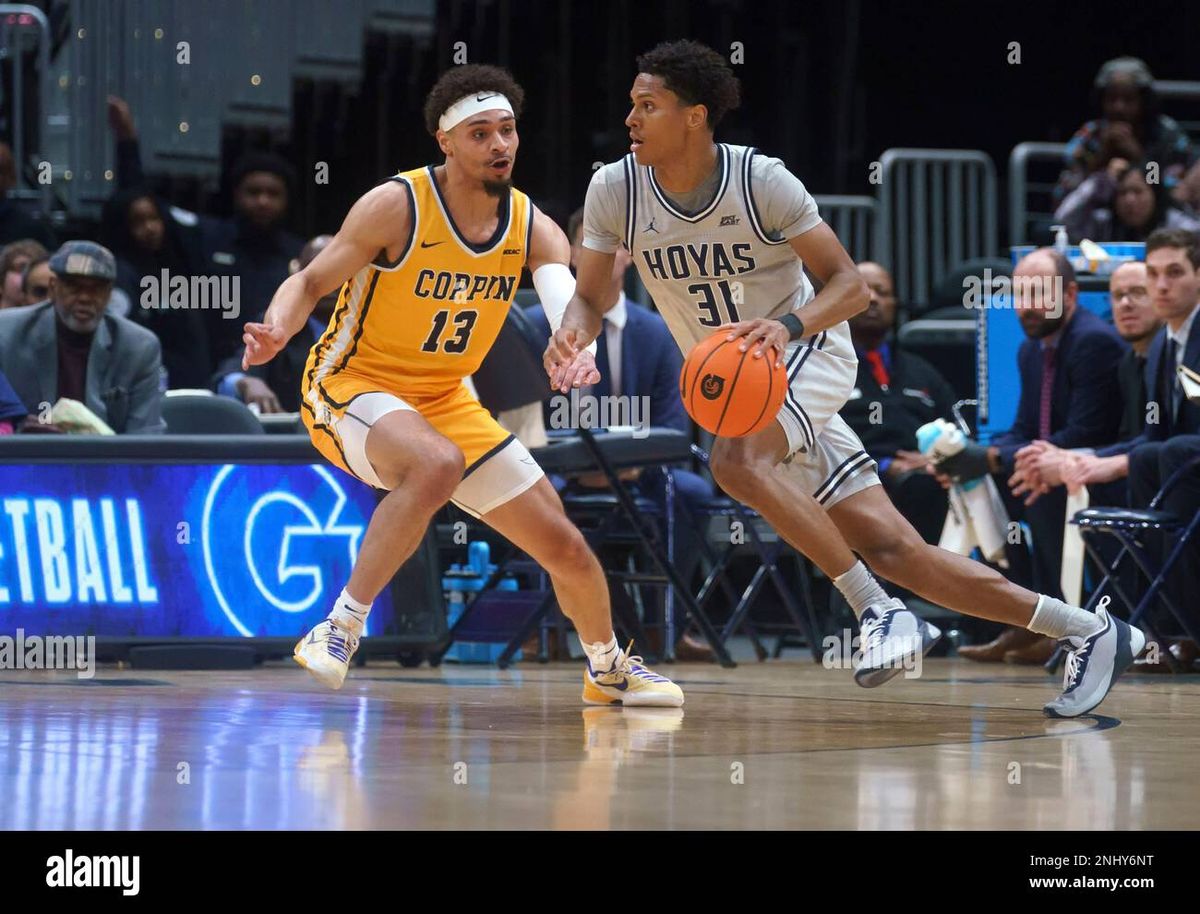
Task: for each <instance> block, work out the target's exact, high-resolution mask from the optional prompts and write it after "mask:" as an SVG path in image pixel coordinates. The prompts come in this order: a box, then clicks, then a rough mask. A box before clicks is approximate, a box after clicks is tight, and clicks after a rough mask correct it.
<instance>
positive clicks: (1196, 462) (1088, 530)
mask: <svg viewBox="0 0 1200 914" xmlns="http://www.w3.org/2000/svg"><path fill="white" fill-rule="evenodd" d="M1195 472H1200V454H1198V455H1196V456H1195V457H1193V458H1192V459H1190V460H1189V461H1188V462H1187V463H1185V464H1184V465H1183V466H1181V467H1180V468H1179V469H1178V470H1176V471H1175V472H1174V473H1172V474H1171V477H1170V478H1169V479H1168V480H1167V481H1166V482H1165V483H1164V484H1163V486H1162V488H1161V489H1159V490H1158V492H1157V493H1156V494H1155V496H1154V498H1153V499H1152V500H1151V501H1150V505H1149V507H1147V508H1106V507H1097V508H1085V509H1084V510H1082V511H1079V512H1077V513H1076V514H1075V516H1074V517H1072V518H1071V523H1072V524H1075V525H1076V526H1077V527H1079V532H1080V534H1081V535H1082V536H1083V545H1084V549H1086V550H1087V554H1088V555H1089V556H1090V557H1091V559H1092V561H1094V562H1095V563H1096V565H1097V566H1099V567H1100V568H1102V569H1105V572H1104V577H1103V578H1102V579H1101V581H1100V583H1099V584H1098V585H1097V586H1096V589H1095V590H1094V591H1093V592H1092V595H1091V596H1090V597H1089V598H1088V601H1087V604H1086V605H1085V606H1084V609H1086V610H1088V611H1089V612H1095V610H1096V604H1097V603H1098V602H1099V601H1100V598H1101V596H1102V595H1103V594H1104V592H1105V590H1106V589H1109V588H1111V590H1112V591H1113V593H1115V594H1116V595H1117V596H1118V597H1119V598H1120V599H1121V602H1122V603H1124V604H1125V607H1126V608H1127V609H1128V610H1129V611H1130V614H1129V624H1130V625H1139V624H1140V625H1142V626H1143V627H1144V628H1145V629H1146V631H1147V633H1148V634H1150V636H1151V638H1152V639H1153V640H1155V641H1158V642H1159V643H1165V642H1164V641H1163V639H1162V638H1161V637H1159V636H1158V635H1157V633H1156V632H1155V631H1154V629H1153V627H1152V623H1151V621H1150V619H1149V610H1150V608H1151V607H1152V606H1153V605H1154V602H1155V600H1158V601H1160V602H1161V604H1162V605H1163V606H1165V607H1166V609H1167V611H1168V612H1170V613H1171V615H1172V616H1174V617H1175V620H1176V621H1177V622H1178V623H1179V625H1180V626H1181V627H1182V628H1183V630H1184V632H1185V633H1186V634H1187V636H1188V637H1189V638H1191V639H1192V640H1193V641H1196V642H1198V643H1200V624H1198V622H1197V619H1196V618H1195V617H1194V616H1193V615H1192V614H1191V613H1189V612H1187V611H1185V610H1183V609H1180V607H1178V606H1177V605H1176V604H1175V601H1174V600H1172V599H1171V598H1170V596H1169V595H1168V594H1167V593H1166V591H1165V590H1164V589H1163V587H1164V584H1165V583H1166V581H1167V579H1168V577H1169V576H1170V574H1171V571H1172V569H1174V567H1175V565H1176V564H1177V563H1178V561H1179V559H1180V557H1181V556H1182V555H1183V553H1184V550H1186V549H1187V547H1188V545H1189V543H1191V542H1192V540H1193V538H1194V537H1195V536H1196V533H1197V530H1200V512H1197V513H1195V514H1193V515H1192V517H1190V518H1186V517H1178V516H1176V515H1174V514H1171V513H1169V512H1166V511H1162V510H1159V506H1160V505H1161V504H1162V503H1163V499H1165V498H1166V496H1167V495H1169V494H1170V492H1171V490H1172V489H1174V488H1175V486H1176V485H1178V483H1179V481H1180V480H1181V479H1183V477H1184V476H1185V475H1186V474H1188V473H1195ZM1148 533H1149V534H1161V535H1162V542H1163V543H1164V546H1165V547H1166V549H1167V556H1166V559H1165V560H1163V561H1162V562H1161V564H1160V563H1159V562H1158V560H1157V559H1156V558H1155V556H1153V555H1152V554H1151V553H1150V551H1149V550H1147V549H1146V548H1145V546H1143V545H1141V544H1140V543H1139V542H1138V539H1139V538H1140V537H1144V536H1145V535H1146V534H1148ZM1102 534H1107V535H1109V536H1113V537H1116V539H1117V542H1119V543H1120V544H1121V550H1120V551H1119V552H1118V553H1117V557H1116V558H1115V559H1113V560H1112V562H1111V564H1106V562H1105V560H1104V558H1103V557H1102V556H1101V554H1100V553H1099V551H1098V550H1097V549H1096V546H1095V544H1094V543H1093V542H1092V539H1093V538H1094V537H1096V536H1099V535H1102ZM1172 538H1174V544H1173V545H1170V544H1171V541H1172ZM1127 558H1128V559H1131V560H1132V561H1133V563H1134V566H1135V568H1136V569H1137V571H1140V572H1141V574H1142V575H1143V576H1144V577H1145V578H1146V580H1147V581H1149V582H1150V584H1149V587H1147V588H1146V591H1145V593H1144V594H1143V595H1142V597H1141V599H1140V600H1137V601H1136V602H1135V601H1134V600H1133V599H1131V598H1130V596H1129V594H1127V593H1126V592H1125V589H1124V588H1123V587H1122V586H1121V581H1120V577H1119V575H1120V572H1121V570H1122V564H1123V563H1125V562H1126V559H1127ZM1126 567H1128V566H1127V565H1126ZM1064 654H1065V649H1064V648H1063V647H1062V646H1059V648H1058V649H1057V650H1055V652H1054V654H1053V656H1051V658H1050V659H1049V660H1048V661H1047V662H1046V671H1047V672H1048V673H1053V672H1054V671H1055V670H1056V669H1057V668H1058V664H1059V663H1060V662H1061V661H1062V658H1063V656H1064ZM1163 660H1164V661H1165V662H1166V663H1167V665H1168V667H1169V668H1170V669H1171V671H1172V672H1176V673H1178V672H1181V667H1180V665H1179V662H1178V661H1177V660H1176V659H1175V657H1174V655H1173V654H1172V653H1171V652H1170V651H1164V652H1163Z"/></svg>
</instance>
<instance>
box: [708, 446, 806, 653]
mask: <svg viewBox="0 0 1200 914" xmlns="http://www.w3.org/2000/svg"><path fill="white" fill-rule="evenodd" d="M692 453H693V454H695V455H696V457H697V458H698V459H699V460H700V461H701V462H702V463H703V464H704V465H705V466H707V465H708V462H709V457H708V453H707V452H705V451H704V449H703V448H700V447H698V446H697V445H692ZM703 513H704V515H705V516H706V517H709V518H711V517H724V518H729V519H730V520H732V519H736V520H737V521H738V522H740V523H741V525H742V530H743V531H745V533H746V534H747V539H748V545H750V547H751V549H752V550H753V552H754V553H755V555H756V556H757V558H758V568H757V569H755V572H754V575H753V576H752V577H751V579H750V583H749V585H747V587H746V588H745V590H744V591H743V592H742V594H741V596H740V597H738V598H737V599H736V600H731V605H732V606H733V611H732V613H731V614H730V616H729V620H728V621H727V622H726V623H725V625H724V627H723V628H722V630H721V641H722V642H725V641H728V639H729V638H731V637H732V636H733V635H734V634H736V633H737V632H738V631H739V630H744V631H745V632H746V634H747V635H748V636H749V638H750V640H751V643H752V645H753V646H754V651H755V654H756V655H757V656H758V658H759V659H760V660H764V659H766V657H767V650H766V648H765V647H764V646H763V644H762V642H761V641H760V639H759V637H758V632H757V629H756V627H755V625H754V623H753V622H752V621H751V619H750V610H751V609H752V608H753V606H754V604H755V603H756V602H757V600H758V598H759V597H760V596H761V595H762V593H763V590H764V588H765V587H766V584H767V583H768V582H770V584H771V586H772V587H773V588H774V590H775V593H776V594H777V595H778V597H779V601H780V603H781V604H782V605H783V608H784V611H785V612H786V613H787V615H788V618H789V619H790V620H791V627H792V628H793V629H794V630H795V631H798V632H799V633H800V634H802V635H803V636H804V637H805V639H806V640H807V641H808V646H809V651H810V652H811V653H812V656H813V659H814V660H820V659H821V638H820V624H819V623H818V622H817V618H816V614H815V613H814V610H813V600H812V590H811V587H810V583H809V580H808V575H807V574H806V573H805V569H804V568H803V567H802V566H801V567H800V568H799V570H798V577H799V580H800V591H801V593H800V601H801V604H802V607H803V609H801V607H800V606H797V604H796V600H795V598H794V597H793V595H792V591H791V588H789V587H788V586H787V582H786V581H784V579H783V575H782V573H781V571H780V568H779V561H780V559H781V558H782V557H784V556H785V555H788V554H791V555H796V553H795V550H793V549H791V547H790V546H788V544H787V543H786V542H785V541H784V539H783V538H782V537H778V538H777V539H776V541H775V542H774V543H772V544H768V543H767V542H765V541H764V539H763V537H762V535H761V533H760V531H759V525H760V523H764V521H763V520H762V518H761V516H760V515H759V514H758V513H757V512H756V511H754V510H752V509H750V508H747V507H746V506H745V505H743V504H741V503H740V502H737V501H735V500H734V499H732V498H729V497H727V496H723V495H722V496H718V497H717V498H714V499H712V500H711V501H710V502H709V503H708V504H707V505H705V506H704V508H703ZM706 533H707V531H706ZM701 541H702V543H703V545H702V547H701V548H702V549H703V550H705V552H706V558H708V559H709V571H708V574H707V575H706V577H705V579H704V583H703V585H701V587H700V592H699V593H698V594H697V595H696V602H697V604H698V605H699V606H700V608H701V609H703V608H704V606H705V605H706V604H707V602H708V600H709V599H710V598H711V597H712V596H713V594H714V593H716V590H717V587H722V588H723V589H724V590H725V593H726V594H727V595H728V594H729V593H730V591H731V589H732V588H731V587H730V584H729V581H728V576H729V566H730V563H731V562H732V560H733V558H734V557H735V555H736V554H737V552H738V548H737V547H738V545H739V544H737V543H734V542H733V541H732V538H731V541H730V542H729V543H728V544H727V545H726V546H725V548H724V549H723V550H722V551H721V553H720V554H719V555H717V554H715V552H714V551H713V549H712V544H711V543H710V542H709V541H708V537H707V535H705V536H702V537H701ZM783 644H784V636H783V635H780V638H779V641H778V643H777V645H776V649H775V651H774V656H776V657H778V656H779V654H780V653H781V651H782V647H783Z"/></svg>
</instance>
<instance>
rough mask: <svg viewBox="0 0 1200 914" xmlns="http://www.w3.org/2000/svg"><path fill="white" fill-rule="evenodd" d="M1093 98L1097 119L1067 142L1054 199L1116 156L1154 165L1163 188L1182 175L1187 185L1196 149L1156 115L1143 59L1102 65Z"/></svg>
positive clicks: (1172, 185) (1172, 124) (1151, 83)
mask: <svg viewBox="0 0 1200 914" xmlns="http://www.w3.org/2000/svg"><path fill="white" fill-rule="evenodd" d="M1092 98H1093V105H1094V107H1095V108H1096V109H1098V110H1099V111H1100V117H1098V118H1096V119H1095V120H1090V121H1088V122H1087V123H1085V124H1084V125H1083V126H1082V127H1080V128H1079V129H1078V130H1077V131H1075V135H1074V136H1073V137H1071V140H1070V142H1068V143H1067V151H1066V168H1065V169H1064V170H1063V173H1062V175H1061V176H1060V177H1059V179H1058V186H1057V187H1056V188H1055V199H1056V200H1062V199H1064V198H1065V197H1066V196H1067V194H1069V193H1070V192H1071V191H1073V190H1075V188H1077V187H1078V186H1079V185H1080V184H1082V183H1083V180H1084V178H1086V177H1087V176H1088V175H1090V174H1092V173H1093V172H1096V171H1100V170H1102V169H1104V168H1107V167H1108V163H1109V162H1110V161H1112V160H1113V159H1116V158H1120V159H1125V160H1126V161H1127V162H1143V161H1151V162H1157V163H1158V165H1159V168H1160V171H1161V180H1162V181H1163V183H1164V184H1166V185H1167V187H1168V189H1177V188H1178V187H1179V186H1180V182H1181V180H1182V179H1183V178H1184V176H1185V174H1187V175H1188V178H1189V180H1188V181H1187V182H1186V183H1185V186H1186V187H1191V186H1192V183H1193V180H1192V179H1193V178H1194V175H1193V174H1188V169H1189V168H1191V167H1192V165H1193V164H1194V163H1195V162H1196V151H1195V150H1194V149H1193V147H1192V144H1191V142H1190V141H1189V140H1188V136H1187V134H1186V133H1185V132H1184V131H1183V128H1182V127H1180V126H1179V124H1177V123H1176V122H1175V121H1174V120H1173V119H1171V118H1169V117H1167V116H1166V115H1165V114H1162V113H1161V112H1160V111H1159V98H1158V94H1157V93H1156V92H1155V91H1154V76H1153V75H1152V74H1151V73H1150V68H1149V67H1148V66H1146V64H1145V62H1144V61H1142V60H1139V59H1138V58H1136V57H1117V58H1114V59H1113V60H1110V61H1107V62H1106V63H1105V64H1104V65H1103V66H1102V67H1101V68H1100V71H1099V72H1098V73H1097V74H1096V79H1095V82H1094V83H1093V94H1092ZM1182 202H1186V203H1191V202H1192V201H1190V200H1184V201H1182Z"/></svg>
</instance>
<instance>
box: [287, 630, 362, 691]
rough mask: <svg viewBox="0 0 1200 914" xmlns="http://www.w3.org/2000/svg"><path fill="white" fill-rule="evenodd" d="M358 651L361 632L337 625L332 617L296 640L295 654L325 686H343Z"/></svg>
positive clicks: (298, 660)
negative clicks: (353, 631)
mask: <svg viewBox="0 0 1200 914" xmlns="http://www.w3.org/2000/svg"><path fill="white" fill-rule="evenodd" d="M357 650H358V636H357V635H355V634H353V633H352V632H349V631H347V630H346V629H344V628H341V627H340V626H338V625H336V624H334V622H333V620H332V619H322V620H321V621H320V622H318V623H317V626H316V628H314V629H313V630H312V631H310V632H309V633H308V634H307V635H305V636H304V637H303V638H301V639H300V640H299V641H297V642H296V650H295V651H294V652H293V654H292V656H293V657H294V658H295V660H296V662H297V663H298V664H300V665H301V666H302V667H304V668H305V669H306V670H308V671H309V672H310V673H311V674H312V676H313V678H314V679H316V680H317V682H319V683H321V685H323V686H327V687H329V688H331V689H340V688H341V687H342V683H343V682H345V681H346V673H347V672H348V671H349V669H350V660H351V658H352V657H353V656H354V652H355V651H357Z"/></svg>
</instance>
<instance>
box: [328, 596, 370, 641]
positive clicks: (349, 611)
mask: <svg viewBox="0 0 1200 914" xmlns="http://www.w3.org/2000/svg"><path fill="white" fill-rule="evenodd" d="M370 612H371V604H370V603H359V602H358V600H356V599H354V597H352V596H350V594H348V593H347V592H346V588H344V587H343V588H342V592H341V593H340V594H338V598H337V599H336V600H334V602H333V609H332V610H331V611H330V613H329V616H328V618H330V619H332V620H333V621H334V622H336V623H337V624H338V625H339V626H340V627H342V628H344V629H346V630H347V631H350V632H352V633H353V634H355V635H361V634H362V633H363V627H364V626H365V625H366V624H367V616H368V615H369V614H370Z"/></svg>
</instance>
